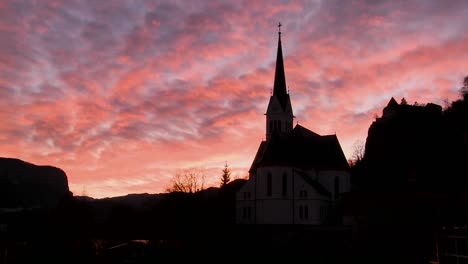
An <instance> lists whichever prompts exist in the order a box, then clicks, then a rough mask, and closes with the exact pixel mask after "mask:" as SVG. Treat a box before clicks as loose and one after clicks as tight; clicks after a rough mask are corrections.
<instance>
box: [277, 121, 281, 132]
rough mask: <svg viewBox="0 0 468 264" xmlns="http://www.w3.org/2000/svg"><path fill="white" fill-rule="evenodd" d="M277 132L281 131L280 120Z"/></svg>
mask: <svg viewBox="0 0 468 264" xmlns="http://www.w3.org/2000/svg"><path fill="white" fill-rule="evenodd" d="M278 131H281V120H278Z"/></svg>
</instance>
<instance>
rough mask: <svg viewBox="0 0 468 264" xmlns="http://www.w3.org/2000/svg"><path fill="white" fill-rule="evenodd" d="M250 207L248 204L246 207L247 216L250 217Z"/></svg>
mask: <svg viewBox="0 0 468 264" xmlns="http://www.w3.org/2000/svg"><path fill="white" fill-rule="evenodd" d="M251 212H252V211H251V209H250V206H249V207H247V218H248V219H250V216H251Z"/></svg>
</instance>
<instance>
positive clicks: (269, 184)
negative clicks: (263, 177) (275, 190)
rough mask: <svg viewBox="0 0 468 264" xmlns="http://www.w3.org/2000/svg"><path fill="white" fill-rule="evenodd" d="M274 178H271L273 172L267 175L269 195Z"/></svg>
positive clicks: (268, 194) (269, 194)
mask: <svg viewBox="0 0 468 264" xmlns="http://www.w3.org/2000/svg"><path fill="white" fill-rule="evenodd" d="M271 181H272V179H271V173H268V175H267V196H271V189H272V187H273V186H272V182H271Z"/></svg>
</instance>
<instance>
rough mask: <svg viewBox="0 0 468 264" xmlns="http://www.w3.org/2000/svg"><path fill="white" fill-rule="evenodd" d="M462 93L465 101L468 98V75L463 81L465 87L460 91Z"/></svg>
mask: <svg viewBox="0 0 468 264" xmlns="http://www.w3.org/2000/svg"><path fill="white" fill-rule="evenodd" d="M460 92H461V95H462V97H463V98H464V99H466V98H467V97H468V75H467V76H465V79H463V87H462V88H461V89H460Z"/></svg>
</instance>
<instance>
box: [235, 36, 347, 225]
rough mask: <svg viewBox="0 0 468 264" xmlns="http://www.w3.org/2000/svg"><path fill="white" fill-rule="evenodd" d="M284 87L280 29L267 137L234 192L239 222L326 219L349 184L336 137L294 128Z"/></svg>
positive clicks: (319, 221)
mask: <svg viewBox="0 0 468 264" xmlns="http://www.w3.org/2000/svg"><path fill="white" fill-rule="evenodd" d="M286 87H287V86H286V77H285V72H284V63H283V53H282V47H281V32H279V37H278V51H277V58H276V69H275V80H274V87H273V94H272V96H271V97H270V101H269V103H268V108H267V112H266V141H262V142H261V143H260V146H259V148H258V151H257V154H256V156H255V158H254V160H253V162H252V166H251V167H250V170H249V180H248V181H247V182H246V184H245V185H244V186H242V188H241V189H239V191H238V192H237V194H236V222H237V223H239V224H309V225H320V224H324V223H326V222H327V218H328V217H329V216H330V215H331V211H332V210H333V208H334V205H335V203H336V201H338V199H339V198H340V195H341V194H342V193H345V192H348V191H349V189H350V179H349V178H350V175H349V166H348V163H347V161H346V157H345V155H344V154H343V151H342V149H341V146H340V143H339V142H338V138H337V137H336V135H325V136H321V135H319V134H317V133H314V132H312V131H311V130H309V129H307V128H305V127H303V126H300V125H296V126H295V127H293V125H294V123H293V121H294V115H293V111H292V104H291V98H290V96H289V93H288V91H287V88H286Z"/></svg>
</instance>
